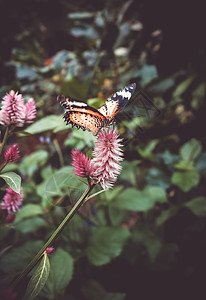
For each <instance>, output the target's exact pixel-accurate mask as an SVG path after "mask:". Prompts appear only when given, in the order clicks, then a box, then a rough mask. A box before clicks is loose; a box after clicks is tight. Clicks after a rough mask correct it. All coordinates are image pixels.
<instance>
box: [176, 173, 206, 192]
mask: <svg viewBox="0 0 206 300" xmlns="http://www.w3.org/2000/svg"><path fill="white" fill-rule="evenodd" d="M171 181H172V183H173V184H175V185H177V186H178V187H179V188H180V189H181V190H182V191H184V192H189V191H190V190H191V188H193V187H195V186H197V185H198V183H199V181H200V175H199V173H198V172H197V171H196V170H194V171H186V172H174V173H173V175H172V179H171Z"/></svg>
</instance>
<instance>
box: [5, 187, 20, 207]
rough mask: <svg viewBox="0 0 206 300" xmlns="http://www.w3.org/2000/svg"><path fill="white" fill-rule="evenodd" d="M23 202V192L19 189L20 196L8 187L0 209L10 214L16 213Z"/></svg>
mask: <svg viewBox="0 0 206 300" xmlns="http://www.w3.org/2000/svg"><path fill="white" fill-rule="evenodd" d="M22 200H23V191H22V188H21V191H20V195H19V194H17V193H16V192H14V191H13V190H12V189H11V188H10V187H8V188H7V189H6V194H5V196H4V198H3V202H2V203H1V208H2V209H5V210H7V211H8V213H10V212H17V211H18V210H19V209H20V206H21V204H22Z"/></svg>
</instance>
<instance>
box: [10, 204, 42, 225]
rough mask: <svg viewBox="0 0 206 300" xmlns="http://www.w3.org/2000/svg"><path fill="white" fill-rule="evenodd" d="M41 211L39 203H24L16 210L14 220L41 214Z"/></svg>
mask: <svg viewBox="0 0 206 300" xmlns="http://www.w3.org/2000/svg"><path fill="white" fill-rule="evenodd" d="M43 213H44V212H43V209H42V207H41V206H40V205H39V204H26V205H24V206H23V207H22V208H21V209H20V211H19V212H18V214H17V216H16V219H15V222H17V221H19V220H21V219H24V218H29V217H33V216H36V215H42V214H43Z"/></svg>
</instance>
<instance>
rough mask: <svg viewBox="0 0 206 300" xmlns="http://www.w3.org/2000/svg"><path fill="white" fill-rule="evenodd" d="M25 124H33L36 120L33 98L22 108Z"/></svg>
mask: <svg viewBox="0 0 206 300" xmlns="http://www.w3.org/2000/svg"><path fill="white" fill-rule="evenodd" d="M24 112H25V123H33V119H35V118H36V105H35V102H34V99H33V98H30V99H29V100H28V101H27V103H26V104H25V106H24Z"/></svg>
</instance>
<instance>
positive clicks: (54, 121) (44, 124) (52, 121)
mask: <svg viewBox="0 0 206 300" xmlns="http://www.w3.org/2000/svg"><path fill="white" fill-rule="evenodd" d="M60 128H61V130H65V129H67V127H66V124H65V123H64V120H63V119H62V116H61V115H60V116H56V115H50V116H46V117H44V118H42V119H40V120H38V121H36V122H35V123H33V124H32V125H30V126H29V127H27V129H26V132H28V133H30V134H37V133H41V132H45V131H48V130H56V131H60Z"/></svg>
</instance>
